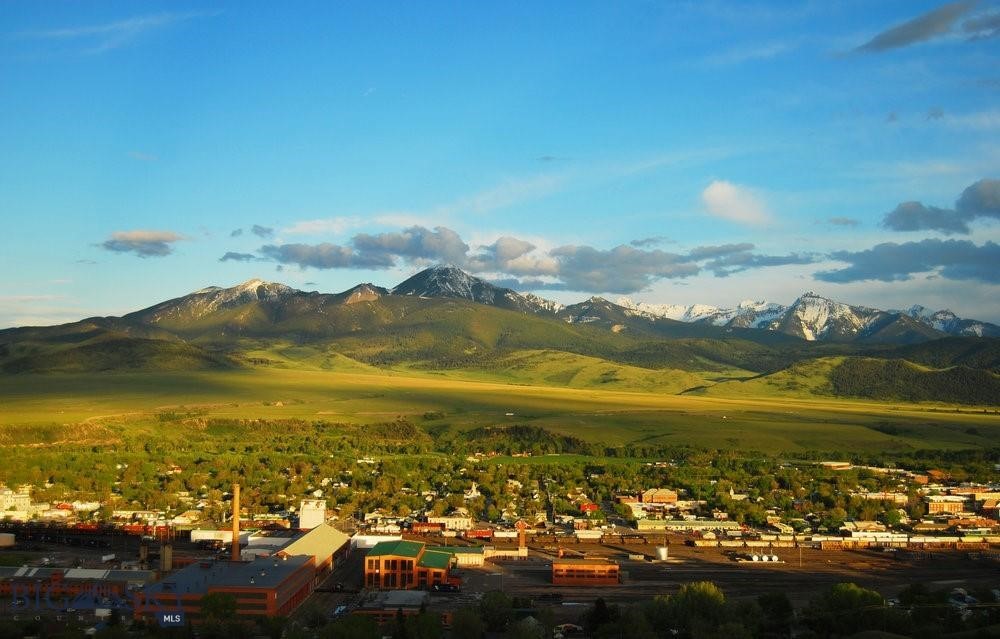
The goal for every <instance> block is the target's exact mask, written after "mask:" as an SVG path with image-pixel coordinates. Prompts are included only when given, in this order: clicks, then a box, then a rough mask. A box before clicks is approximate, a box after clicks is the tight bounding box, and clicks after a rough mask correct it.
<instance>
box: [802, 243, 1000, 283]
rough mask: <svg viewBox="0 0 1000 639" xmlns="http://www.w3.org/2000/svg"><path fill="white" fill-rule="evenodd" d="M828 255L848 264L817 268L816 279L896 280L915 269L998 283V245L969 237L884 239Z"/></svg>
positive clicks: (840, 281) (999, 261) (944, 275)
mask: <svg viewBox="0 0 1000 639" xmlns="http://www.w3.org/2000/svg"><path fill="white" fill-rule="evenodd" d="M830 257H831V258H832V259H834V260H837V261H839V262H846V263H847V264H848V265H849V266H847V267H845V268H841V269H836V270H831V271H820V272H818V273H816V274H814V277H815V278H816V279H818V280H822V281H824V282H835V283H847V282H858V281H864V280H878V281H882V282H896V281H903V280H909V279H913V276H914V275H915V274H918V273H930V272H932V273H933V274H936V275H939V276H940V277H942V278H944V279H949V280H974V281H979V282H986V283H989V284H998V283H1000V269H998V268H997V264H1000V245H997V244H995V243H993V242H986V243H985V244H983V245H982V246H977V245H976V244H974V243H973V242H970V241H968V240H940V239H926V240H921V241H919V242H904V243H902V244H896V243H894V242H886V243H884V244H878V245H876V246H874V247H872V248H870V249H866V250H863V251H837V252H835V253H833V254H831V255H830Z"/></svg>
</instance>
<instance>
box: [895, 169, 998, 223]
mask: <svg viewBox="0 0 1000 639" xmlns="http://www.w3.org/2000/svg"><path fill="white" fill-rule="evenodd" d="M977 218H993V219H1000V180H993V179H988V178H987V179H982V180H979V181H978V182H975V183H974V184H971V185H970V186H968V187H967V188H966V189H965V190H964V191H962V195H961V196H959V198H958V201H957V202H956V203H955V208H953V209H944V208H938V207H936V206H927V205H925V204H923V203H921V202H903V203H901V204H899V205H898V206H897V207H896V208H895V209H893V210H892V211H890V212H889V213H886V215H885V218H883V220H882V225H883V226H884V227H885V228H888V229H891V230H893V231H923V230H929V231H939V232H941V233H944V234H946V235H951V234H953V233H959V234H961V235H968V234H969V222H971V221H973V220H975V219H977Z"/></svg>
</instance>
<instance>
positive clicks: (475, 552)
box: [427, 546, 496, 567]
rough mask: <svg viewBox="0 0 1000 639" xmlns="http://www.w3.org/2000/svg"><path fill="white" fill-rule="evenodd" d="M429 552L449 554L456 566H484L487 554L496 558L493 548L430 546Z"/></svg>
mask: <svg viewBox="0 0 1000 639" xmlns="http://www.w3.org/2000/svg"><path fill="white" fill-rule="evenodd" d="M427 550H433V551H435V552H443V553H447V554H449V555H451V556H452V557H454V559H455V565H456V566H460V567H466V566H484V565H485V564H486V557H487V554H488V555H489V556H490V557H493V556H495V550H496V549H495V548H493V547H492V546H490V547H486V546H429V547H428V548H427Z"/></svg>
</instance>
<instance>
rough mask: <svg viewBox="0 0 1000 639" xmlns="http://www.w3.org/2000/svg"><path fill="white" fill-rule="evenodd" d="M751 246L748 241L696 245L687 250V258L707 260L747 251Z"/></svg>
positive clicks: (752, 246) (751, 248) (750, 249)
mask: <svg viewBox="0 0 1000 639" xmlns="http://www.w3.org/2000/svg"><path fill="white" fill-rule="evenodd" d="M753 248H754V245H753V244H750V243H749V242H741V243H739V244H722V245H720V246H698V247H695V248H693V249H691V250H690V251H688V259H690V260H693V261H697V260H707V259H712V258H718V257H723V256H725V255H731V254H733V253H746V252H747V251H752V250H753Z"/></svg>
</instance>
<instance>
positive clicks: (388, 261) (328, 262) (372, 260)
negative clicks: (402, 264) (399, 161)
mask: <svg viewBox="0 0 1000 639" xmlns="http://www.w3.org/2000/svg"><path fill="white" fill-rule="evenodd" d="M259 252H260V253H261V254H263V255H264V256H266V257H269V258H271V259H272V260H274V261H275V262H278V263H279V264H295V265H298V266H300V267H302V268H308V267H311V268H318V269H331V268H359V269H375V270H378V269H386V268H391V267H392V266H394V265H395V261H394V260H393V259H392V256H391V255H388V254H379V255H369V254H361V253H358V252H356V251H355V250H354V249H353V248H351V247H349V246H340V245H337V244H330V243H328V242H324V243H322V244H281V245H273V244H266V245H264V246H262V247H260V249H259Z"/></svg>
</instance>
